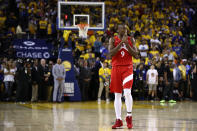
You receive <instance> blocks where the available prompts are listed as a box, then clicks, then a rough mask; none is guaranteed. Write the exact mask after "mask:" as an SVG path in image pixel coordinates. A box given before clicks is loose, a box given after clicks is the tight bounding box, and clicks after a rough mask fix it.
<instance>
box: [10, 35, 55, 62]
mask: <svg viewBox="0 0 197 131" xmlns="http://www.w3.org/2000/svg"><path fill="white" fill-rule="evenodd" d="M13 46H14V48H15V50H16V57H18V58H38V59H39V58H44V59H48V58H52V57H53V56H52V50H53V45H52V44H51V43H47V42H46V40H41V39H16V40H14V41H13Z"/></svg>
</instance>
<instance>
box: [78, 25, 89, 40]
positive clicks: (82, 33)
mask: <svg viewBox="0 0 197 131" xmlns="http://www.w3.org/2000/svg"><path fill="white" fill-rule="evenodd" d="M77 27H78V29H79V38H83V39H87V37H88V34H87V33H88V29H89V24H78V25H77Z"/></svg>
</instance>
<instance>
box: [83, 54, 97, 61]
mask: <svg viewBox="0 0 197 131" xmlns="http://www.w3.org/2000/svg"><path fill="white" fill-rule="evenodd" d="M90 55H91V56H92V58H95V54H94V53H86V54H85V55H84V59H85V60H87V59H89V58H90Z"/></svg>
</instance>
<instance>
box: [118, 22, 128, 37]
mask: <svg viewBox="0 0 197 131" xmlns="http://www.w3.org/2000/svg"><path fill="white" fill-rule="evenodd" d="M125 33H126V26H125V24H119V25H118V34H119V35H120V36H123V35H124V34H125Z"/></svg>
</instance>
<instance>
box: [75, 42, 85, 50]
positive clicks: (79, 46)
mask: <svg viewBox="0 0 197 131" xmlns="http://www.w3.org/2000/svg"><path fill="white" fill-rule="evenodd" d="M76 48H77V49H79V50H80V51H84V50H85V47H84V46H83V45H80V44H79V43H78V42H76Z"/></svg>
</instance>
